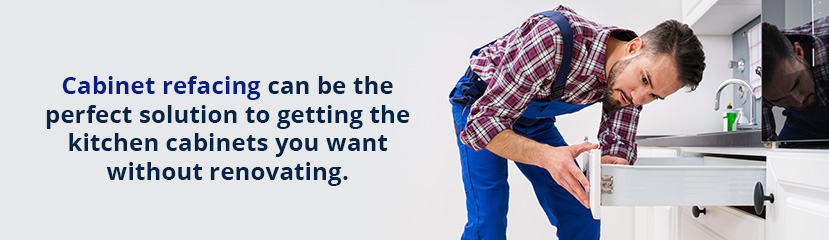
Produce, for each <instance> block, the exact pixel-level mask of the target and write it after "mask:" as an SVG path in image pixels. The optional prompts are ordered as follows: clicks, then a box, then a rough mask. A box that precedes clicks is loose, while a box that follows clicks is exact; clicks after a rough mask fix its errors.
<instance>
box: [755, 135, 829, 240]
mask: <svg viewBox="0 0 829 240" xmlns="http://www.w3.org/2000/svg"><path fill="white" fill-rule="evenodd" d="M767 164H768V172H767V175H768V176H767V178H768V183H769V184H768V185H764V186H766V189H765V190H766V191H765V192H764V194H766V195H769V194H774V203H769V202H768V201H766V210H765V211H766V236H768V238H769V239H817V238H825V237H826V236H827V235H826V230H827V227H829V180H827V177H826V176H827V171H829V151H826V150H822V151H819V150H811V151H809V150H798V151H793V150H783V149H779V150H777V151H773V152H769V153H768V159H767Z"/></svg>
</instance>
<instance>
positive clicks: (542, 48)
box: [460, 6, 642, 164]
mask: <svg viewBox="0 0 829 240" xmlns="http://www.w3.org/2000/svg"><path fill="white" fill-rule="evenodd" d="M555 11H558V12H561V13H562V14H563V15H564V16H565V17H566V18H567V19H568V20H569V21H570V26H571V27H572V30H573V40H574V44H573V47H574V49H573V59H572V65H571V68H570V73H569V74H568V76H567V83H566V84H565V91H564V96H562V97H561V101H564V102H567V103H573V104H593V103H596V102H599V101H601V100H602V98H603V95H602V94H603V91H604V88H605V76H604V69H605V62H604V61H605V51H606V47H607V40H608V38H609V37H610V35H611V34H613V36H614V37H617V38H621V39H622V40H630V39H633V38H635V37H636V34H635V33H634V32H633V31H630V30H626V29H620V28H617V27H614V26H604V25H599V24H597V23H594V22H592V21H589V20H586V19H584V18H583V17H582V16H580V15H578V14H576V13H575V12H574V11H573V10H572V9H570V8H567V7H564V6H559V7H558V8H556V9H555ZM562 41H563V39H562V36H561V34H560V32H559V29H558V25H556V24H555V23H554V22H553V21H552V20H550V19H549V18H547V17H544V16H543V15H541V14H535V15H533V16H531V17H530V18H529V19H527V21H526V22H524V23H523V24H522V25H521V26H520V27H518V28H516V29H514V30H512V31H511V32H510V33H508V34H507V35H505V36H503V37H501V38H498V39H497V40H496V41H495V42H494V43H492V44H490V45H489V46H487V47H485V48H483V49H481V51H480V52H479V53H478V55H477V56H474V57H472V59H470V61H469V63H470V66H471V68H472V70H473V71H474V72H475V73H476V74H478V76H480V78H481V79H482V80H484V81H486V82H487V83H488V84H489V87H488V88H487V90H486V92H484V94H483V96H481V98H480V99H478V101H477V102H475V104H473V105H472V109H471V112H470V114H469V118H468V119H467V123H466V128H465V130H464V131H463V132H462V133H461V135H460V139H461V142H463V143H464V144H466V145H468V146H470V147H472V148H474V149H475V150H480V149H483V148H484V147H485V146H486V145H487V143H489V141H490V140H491V139H492V138H493V137H494V136H495V135H496V134H498V133H499V132H501V131H503V130H506V129H511V128H512V125H513V124H514V123H515V122H516V121H517V119H518V118H519V117H520V116H521V114H522V113H523V112H524V109H526V107H527V105H528V104H529V102H530V100H532V99H549V97H550V95H551V94H552V89H553V82H554V81H555V76H556V73H557V72H558V69H559V65H560V63H561V58H562V54H563V52H564V51H563V50H562V48H563V46H564V45H563V44H562ZM641 110H642V106H641V105H635V106H629V107H626V108H624V109H622V110H621V111H618V112H609V111H606V110H603V113H602V121H601V126H600V128H599V134H598V136H599V142H600V143H601V146H602V154H603V155H611V154H612V155H618V156H621V157H623V158H626V159H627V160H628V162H630V163H631V164H632V163H633V162H634V161H635V160H636V142H635V140H634V138H635V136H636V126H637V124H638V121H639V112H640V111H641Z"/></svg>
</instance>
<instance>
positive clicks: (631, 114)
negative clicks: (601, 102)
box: [599, 105, 642, 165]
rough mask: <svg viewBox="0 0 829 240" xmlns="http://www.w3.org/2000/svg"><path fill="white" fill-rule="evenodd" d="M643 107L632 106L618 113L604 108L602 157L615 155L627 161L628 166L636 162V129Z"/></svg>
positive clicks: (600, 135)
mask: <svg viewBox="0 0 829 240" xmlns="http://www.w3.org/2000/svg"><path fill="white" fill-rule="evenodd" d="M641 111H642V105H632V106H627V107H625V108H622V110H619V111H618V112H611V111H608V110H606V109H604V108H602V123H601V126H600V127H599V143H600V145H601V146H602V155H615V156H619V157H621V158H624V159H627V161H628V164H631V165H632V164H633V162H635V161H636V127H637V125H638V124H639V113H640V112H641Z"/></svg>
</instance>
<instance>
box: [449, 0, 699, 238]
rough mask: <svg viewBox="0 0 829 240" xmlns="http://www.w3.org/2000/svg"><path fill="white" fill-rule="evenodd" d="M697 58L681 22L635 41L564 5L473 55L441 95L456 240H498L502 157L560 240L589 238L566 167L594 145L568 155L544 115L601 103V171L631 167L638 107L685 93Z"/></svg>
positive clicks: (580, 195)
mask: <svg viewBox="0 0 829 240" xmlns="http://www.w3.org/2000/svg"><path fill="white" fill-rule="evenodd" d="M704 59H705V56H704V54H703V52H702V45H701V44H700V42H699V40H698V39H697V38H696V36H695V35H694V33H693V31H692V30H691V29H690V28H689V27H688V26H687V25H685V24H682V23H679V22H677V21H673V20H671V21H666V22H664V23H662V24H660V25H658V26H657V27H656V28H654V29H652V30H650V31H648V32H647V33H645V34H644V35H642V37H637V36H636V34H635V33H633V32H632V31H630V30H625V29H620V28H617V27H613V26H604V25H599V24H596V23H594V22H591V21H589V20H586V19H584V18H583V17H582V16H579V15H578V14H576V13H575V12H574V11H573V10H571V9H569V8H567V7H563V6H559V7H558V8H556V9H554V10H553V11H547V12H543V13H539V14H536V15H533V16H531V17H530V18H529V19H528V20H527V21H525V22H524V23H523V24H522V25H521V26H519V27H518V28H516V29H514V30H512V31H510V32H509V33H508V34H507V35H505V36H503V37H501V38H498V39H496V40H495V41H493V42H491V43H490V44H488V45H486V46H484V47H482V48H480V49H476V50H475V51H474V52H473V56H472V57H471V59H470V68H469V69H468V71H467V74H465V76H463V77H462V78H461V80H460V81H459V82H458V84H457V85H456V88H455V89H454V90H453V91H452V93H451V95H450V96H451V101H452V103H453V115H454V120H455V127H456V133H457V139H458V147H459V148H460V155H461V165H462V170H463V183H464V188H465V191H466V207H467V217H468V222H467V224H466V226H465V229H464V232H463V236H462V239H505V238H506V226H507V223H506V215H507V201H508V191H509V190H508V188H509V186H508V184H507V182H506V180H507V160H506V159H510V160H513V161H514V162H515V163H516V165H517V166H518V168H519V169H520V170H521V172H522V173H523V174H524V175H525V176H526V177H527V178H528V179H529V180H530V182H531V183H532V185H533V189H534V191H535V194H536V196H537V198H538V201H539V203H540V204H541V207H542V208H543V209H544V212H545V213H546V214H547V217H548V219H549V221H550V223H551V224H553V225H555V226H556V227H557V228H558V231H557V235H558V237H559V238H560V239H597V238H598V236H599V221H597V220H594V219H593V218H592V216H591V213H590V210H589V209H587V206H588V199H587V195H586V193H585V190H587V191H589V190H590V189H589V184H588V182H587V179H586V178H585V176H584V174H583V173H582V172H581V170H579V168H578V166H577V165H576V163H575V161H574V158H575V157H576V156H577V155H578V154H579V153H581V152H583V151H586V150H589V149H592V148H596V147H597V146H596V145H595V144H589V143H583V144H579V145H575V146H567V143H565V142H564V139H563V138H562V137H561V134H560V133H559V132H558V130H557V128H556V126H555V124H554V122H555V118H554V117H555V116H557V115H562V114H568V113H572V112H576V111H579V110H581V109H582V108H584V107H586V106H588V105H591V104H594V103H596V102H599V101H602V102H603V115H602V123H601V126H600V130H599V141H600V142H601V146H602V154H603V156H602V162H603V163H614V164H632V163H633V162H634V161H635V160H636V143H635V142H634V136H635V134H636V126H637V121H638V116H639V112H640V111H641V109H642V105H643V104H647V103H649V102H651V101H654V100H661V99H664V98H666V97H667V96H668V95H671V94H673V93H674V92H676V91H677V90H679V89H680V88H682V87H683V86H686V87H689V88H691V90H693V89H694V88H695V87H696V86H697V85H698V84H699V82H700V80H701V78H702V71H703V70H704V69H705V63H704ZM573 127H578V126H573Z"/></svg>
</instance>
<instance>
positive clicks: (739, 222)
mask: <svg viewBox="0 0 829 240" xmlns="http://www.w3.org/2000/svg"><path fill="white" fill-rule="evenodd" d="M699 207H700V208H701V209H705V211H706V213H705V214H700V216H699V218H695V217H694V216H693V214H692V213H691V209H692V207H688V206H684V207H679V212H680V216H681V217H680V218H681V219H684V221H689V222H692V223H693V227H696V228H700V229H701V230H702V231H704V232H707V233H708V235H710V236H713V237H715V238H722V239H733V240H738V239H747V240H748V239H752V240H754V239H765V229H764V223H765V222H764V221H763V219H762V218H759V217H757V216H754V215H751V214H748V213H745V212H742V211H739V210H736V209H733V208H731V207H711V206H699ZM684 227H691V226H682V225H681V226H680V230H679V231H680V239H693V238H687V237H688V236H685V235H684V234H683V233H684V232H686V229H684Z"/></svg>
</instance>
